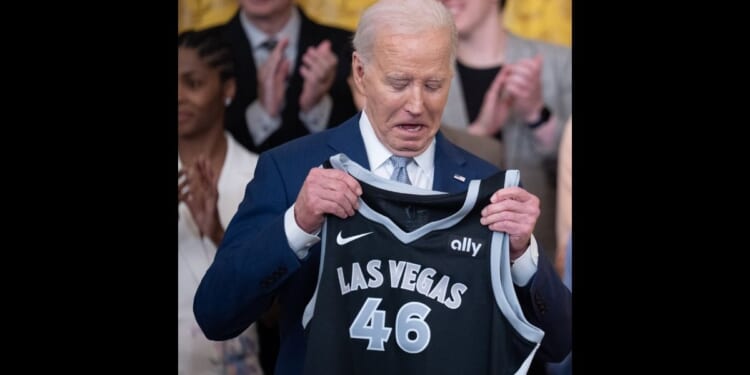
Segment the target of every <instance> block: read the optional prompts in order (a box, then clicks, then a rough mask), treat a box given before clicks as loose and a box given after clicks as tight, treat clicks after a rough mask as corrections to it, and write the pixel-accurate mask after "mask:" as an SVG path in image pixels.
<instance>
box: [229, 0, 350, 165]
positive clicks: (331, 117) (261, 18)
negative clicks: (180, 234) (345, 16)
mask: <svg viewBox="0 0 750 375" xmlns="http://www.w3.org/2000/svg"><path fill="white" fill-rule="evenodd" d="M239 5H240V9H239V10H238V11H237V14H235V16H234V17H233V18H232V19H231V20H230V21H229V22H228V23H227V24H225V25H221V26H217V27H219V28H222V29H223V32H224V35H225V37H226V39H227V40H228V41H229V43H230V44H231V46H232V53H233V56H234V66H235V70H236V77H237V94H236V95H235V97H234V100H233V101H232V102H231V103H230V104H228V105H229V108H227V116H226V127H227V129H228V130H229V131H230V132H231V133H232V135H233V136H234V137H235V139H237V141H239V142H240V143H241V144H242V145H244V146H245V147H246V148H248V149H249V150H250V151H253V152H257V153H260V152H261V151H265V150H268V149H270V148H273V147H275V146H278V145H280V144H282V143H284V142H286V141H289V140H292V139H294V138H298V137H301V136H303V135H307V134H310V133H316V132H319V131H322V130H324V129H326V128H328V125H329V124H333V125H336V124H340V123H341V122H343V121H345V120H346V119H348V118H349V117H351V116H352V115H354V114H355V113H356V108H355V106H354V102H353V99H352V95H351V90H350V88H349V85H348V84H347V82H346V79H347V77H348V76H349V74H350V71H351V70H350V69H351V53H352V48H351V36H352V33H351V32H349V31H346V30H342V29H337V28H333V27H328V26H323V25H320V24H317V23H315V22H313V21H312V20H310V19H309V18H308V17H307V16H306V15H305V13H304V12H303V11H302V9H301V8H299V7H297V6H295V5H294V2H293V0H276V1H257V0H240V1H239Z"/></svg>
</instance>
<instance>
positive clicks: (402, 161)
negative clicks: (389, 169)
mask: <svg viewBox="0 0 750 375" xmlns="http://www.w3.org/2000/svg"><path fill="white" fill-rule="evenodd" d="M390 160H391V163H392V164H393V173H392V174H391V180H393V181H398V182H401V183H404V184H409V185H411V180H409V174H408V173H406V165H407V164H409V163H410V162H411V161H412V160H413V159H412V158H405V157H403V156H396V155H393V156H391V158H390Z"/></svg>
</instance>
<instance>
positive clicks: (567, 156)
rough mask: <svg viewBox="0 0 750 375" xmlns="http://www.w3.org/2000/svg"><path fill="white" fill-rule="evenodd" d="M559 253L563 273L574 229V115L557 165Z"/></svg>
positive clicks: (559, 267)
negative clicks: (566, 250)
mask: <svg viewBox="0 0 750 375" xmlns="http://www.w3.org/2000/svg"><path fill="white" fill-rule="evenodd" d="M555 221H556V226H557V227H556V233H557V254H556V255H555V269H557V272H558V273H559V274H560V276H562V275H563V273H564V270H565V258H566V257H567V255H566V254H565V248H566V246H567V244H568V237H570V233H571V231H572V230H573V117H571V118H570V119H569V120H568V122H567V123H566V124H565V128H564V130H563V135H562V139H561V140H560V153H559V157H558V165H557V218H556V219H555Z"/></svg>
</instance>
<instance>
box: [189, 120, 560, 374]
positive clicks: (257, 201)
mask: <svg viewBox="0 0 750 375" xmlns="http://www.w3.org/2000/svg"><path fill="white" fill-rule="evenodd" d="M359 118H360V115H359V114H357V115H356V116H354V117H352V118H351V119H349V120H348V121H347V122H345V123H343V124H342V125H340V126H338V127H335V128H333V129H329V130H326V131H324V132H321V133H318V134H314V135H311V136H307V137H303V138H299V139H296V140H294V141H291V142H289V143H286V144H284V145H282V146H280V147H277V148H275V149H272V150H270V151H267V152H264V153H262V154H261V155H260V159H259V160H258V165H257V167H256V169H255V177H254V178H253V180H252V181H251V182H250V183H249V184H248V185H247V188H246V190H245V198H244V200H243V201H242V203H241V204H240V206H239V209H238V211H237V213H236V214H235V216H234V218H233V219H232V221H231V222H230V223H229V226H228V227H227V230H226V233H225V235H224V240H223V241H222V243H221V245H220V246H219V250H218V252H217V254H216V257H215V259H214V262H213V264H212V265H211V267H210V268H209V269H208V271H207V272H206V274H205V276H204V277H203V280H202V281H201V284H200V286H199V287H198V291H197V293H196V296H195V301H194V305H193V310H194V312H195V317H196V320H197V321H198V324H199V325H200V327H201V329H202V330H203V333H205V335H206V337H208V338H209V339H212V340H226V339H229V338H231V337H235V336H237V335H238V334H239V333H240V332H242V331H243V330H244V329H245V328H247V326H248V325H250V324H251V323H253V322H254V321H256V320H257V319H258V318H259V317H260V316H261V314H262V313H263V312H264V311H265V310H266V309H267V308H268V307H269V306H270V303H271V301H272V297H273V296H275V295H278V297H279V302H280V305H281V317H280V332H281V347H280V350H279V357H278V361H277V364H276V374H279V375H290V374H295V375H297V374H301V373H302V364H303V362H304V355H305V340H304V335H303V329H302V313H303V310H304V308H305V305H306V304H307V302H308V301H309V300H310V297H311V296H312V294H313V291H314V290H315V284H316V280H317V272H318V266H319V263H320V243H318V244H316V245H315V246H313V247H311V248H310V253H309V254H308V256H307V257H306V258H305V259H304V260H300V259H299V258H297V255H296V254H295V253H294V252H293V251H292V249H291V248H289V244H288V242H287V239H286V235H285V233H284V212H285V211H286V210H287V209H288V208H289V207H290V206H291V205H292V204H293V203H294V202H295V201H296V199H297V194H298V193H299V191H300V189H301V187H302V183H303V182H304V180H305V177H307V174H308V173H309V171H310V169H311V168H315V167H317V166H319V165H321V164H322V163H323V161H325V160H326V159H327V158H328V157H330V156H331V155H334V154H337V153H340V152H343V153H345V154H346V155H347V156H348V157H349V158H350V159H352V160H354V161H355V162H357V163H359V164H360V165H362V166H363V167H365V168H367V169H369V168H370V166H369V163H368V160H367V154H366V152H365V145H364V141H363V140H362V134H361V133H360V131H359ZM496 171H497V168H496V167H494V166H492V165H491V164H489V163H487V162H485V161H483V160H481V159H479V158H478V157H476V156H473V155H471V154H469V153H468V152H466V151H464V150H462V149H460V148H458V147H456V146H454V145H453V144H451V143H450V142H448V141H447V140H446V139H445V138H444V137H443V135H442V134H441V133H438V134H437V136H436V145H435V174H434V175H435V177H434V182H433V189H434V190H440V191H445V192H450V193H456V192H462V191H466V189H467V187H468V182H469V181H470V180H471V179H479V178H484V177H488V176H490V175H492V174H493V173H495V172H496ZM455 174H459V175H462V176H464V177H466V182H461V181H458V180H456V179H454V178H453V175H455ZM539 253H540V254H539V265H538V270H537V273H536V274H535V276H534V277H533V278H532V280H531V282H530V283H529V284H527V286H526V287H525V288H516V293H517V294H519V300H520V301H521V303H522V308H523V310H524V313H525V315H526V318H527V319H528V320H529V321H530V322H531V323H532V324H535V325H537V326H538V327H539V328H541V329H542V330H544V331H545V337H544V339H543V341H542V346H541V349H540V351H539V352H538V354H537V355H540V356H544V357H546V358H548V359H549V360H552V361H559V360H562V359H563V357H564V356H565V355H566V354H567V353H568V351H569V350H570V346H571V339H570V337H571V294H570V292H569V291H568V289H567V288H566V287H565V285H563V283H562V281H561V280H560V278H559V277H558V276H557V274H556V273H555V271H554V269H553V267H552V264H551V263H550V262H549V260H547V259H546V257H545V256H544V251H542V249H540V251H539Z"/></svg>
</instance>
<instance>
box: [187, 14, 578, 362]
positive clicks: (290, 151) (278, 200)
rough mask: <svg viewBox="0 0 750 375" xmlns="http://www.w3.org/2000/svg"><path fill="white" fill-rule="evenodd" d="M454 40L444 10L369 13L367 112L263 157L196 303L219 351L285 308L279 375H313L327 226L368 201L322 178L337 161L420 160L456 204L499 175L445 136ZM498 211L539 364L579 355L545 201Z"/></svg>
mask: <svg viewBox="0 0 750 375" xmlns="http://www.w3.org/2000/svg"><path fill="white" fill-rule="evenodd" d="M455 33H456V31H455V26H454V24H453V20H452V19H451V17H450V15H449V13H448V12H447V10H446V9H445V8H444V6H443V5H442V4H440V3H439V2H437V1H434V0H406V1H404V0H399V1H395V0H380V1H378V2H376V3H375V4H374V5H373V6H372V7H370V8H368V10H367V11H365V13H363V15H362V17H361V18H360V23H359V26H358V30H357V33H356V35H355V37H354V47H355V50H356V52H355V53H354V55H353V58H352V71H353V74H354V83H355V85H356V87H357V89H358V90H359V91H360V92H361V93H362V94H363V95H364V97H365V106H364V109H363V111H362V112H361V113H359V114H358V115H356V116H354V117H352V118H350V119H349V120H348V121H346V122H344V123H343V124H341V125H340V126H338V127H336V128H333V129H330V130H327V131H324V132H322V133H319V134H314V135H311V136H307V137H302V138H300V139H296V140H294V141H291V142H288V143H286V144H284V145H283V146H280V147H278V148H275V149H273V150H270V151H268V152H265V153H263V154H261V156H260V159H259V161H258V165H257V167H256V169H255V177H254V179H253V180H252V181H251V182H250V183H249V184H248V186H247V188H246V191H245V198H244V200H243V202H242V203H241V204H240V207H239V209H238V212H237V214H236V215H235V216H234V218H233V219H232V221H231V222H230V224H229V226H228V228H227V230H226V234H225V236H224V240H223V242H222V244H221V246H220V247H219V250H218V252H217V254H216V257H215V259H214V262H213V264H212V265H211V267H210V268H209V269H208V271H207V272H206V274H205V276H204V278H203V280H202V281H201V284H200V286H199V288H198V291H197V293H196V297H195V301H194V306H193V307H194V312H195V316H196V319H197V321H198V324H199V325H200V327H201V329H202V330H203V332H204V333H205V334H206V336H207V337H208V338H209V339H212V340H224V339H228V338H231V337H234V336H236V335H237V334H239V333H240V332H242V330H243V329H245V328H246V327H247V326H248V325H250V324H251V323H252V322H254V321H256V320H257V319H258V318H259V317H260V316H261V314H263V312H264V311H266V309H267V308H268V307H269V305H270V304H271V302H272V301H273V299H274V297H278V301H279V305H280V306H281V321H280V325H281V348H280V352H279V360H278V362H277V366H276V373H277V374H281V375H287V374H294V375H297V374H301V373H302V366H303V362H304V356H305V353H306V346H305V338H304V332H303V328H302V314H303V310H304V308H305V305H306V304H307V303H308V301H309V300H310V298H311V296H312V294H313V291H314V290H315V285H316V281H317V273H318V267H319V263H320V243H319V241H320V238H319V232H320V229H321V226H322V224H323V221H324V218H325V215H336V216H338V217H340V218H346V217H349V216H352V215H354V214H355V210H356V209H357V208H358V200H357V198H358V196H359V195H360V194H362V188H361V186H360V185H359V183H358V182H357V180H355V179H354V178H353V177H352V176H350V175H348V174H346V173H345V172H343V171H342V170H338V169H324V168H319V166H320V165H321V164H322V163H323V162H324V161H325V160H326V159H327V158H328V157H330V156H331V155H334V154H338V153H345V154H346V155H347V156H348V157H349V158H350V159H352V160H353V161H355V162H356V163H358V164H360V165H362V166H363V167H365V168H368V169H369V170H370V171H372V172H373V173H374V174H376V175H379V176H382V177H385V178H389V176H391V174H393V173H394V172H397V170H396V167H395V163H394V164H391V162H390V158H391V157H392V156H400V157H406V158H410V159H409V163H408V164H407V166H406V173H407V175H408V179H409V181H410V182H411V183H412V184H413V185H415V186H417V187H420V188H425V189H433V190H439V191H444V192H451V193H455V192H461V191H465V190H466V189H467V186H468V182H469V181H470V180H472V179H481V178H485V177H488V176H490V175H492V174H494V173H496V172H497V168H496V167H495V166H493V165H491V164H489V163H487V162H485V161H483V160H481V159H479V158H478V157H476V156H473V155H472V154H470V153H468V152H466V151H464V150H462V149H460V148H458V147H456V146H455V145H453V144H452V143H450V142H449V141H448V140H446V139H445V138H444V137H443V135H442V134H441V133H440V132H439V129H440V123H441V115H442V111H443V109H444V108H445V104H446V100H447V97H448V90H449V88H450V81H451V77H452V75H453V74H454V72H453V68H452V67H453V66H454V59H455V48H456V47H455V43H456V34H455ZM491 201H492V203H491V204H489V205H487V207H485V209H484V211H483V217H482V219H481V224H482V225H486V226H487V227H488V228H489V229H490V230H493V231H498V232H505V233H507V234H508V235H509V236H508V237H509V239H510V241H509V242H510V259H511V261H512V262H513V266H512V267H511V273H512V278H513V283H514V284H515V285H514V286H515V290H516V294H517V296H518V299H519V302H520V305H521V307H522V309H523V312H524V315H525V317H526V319H527V320H528V321H529V322H530V323H532V324H534V325H535V326H537V327H539V328H541V329H542V330H543V331H544V332H545V335H544V339H543V340H542V342H541V346H540V348H539V350H538V351H537V356H539V357H541V358H545V359H546V360H549V361H559V360H561V359H562V358H563V357H565V355H566V354H567V353H568V352H569V351H570V348H571V339H570V338H571V299H572V297H571V294H570V292H569V291H568V290H567V289H566V288H565V286H564V285H563V284H562V282H561V280H560V278H559V277H558V276H557V274H556V273H555V271H554V268H553V267H552V264H551V262H550V261H549V260H548V259H547V258H546V257H545V255H544V251H542V250H541V249H540V248H539V247H538V246H537V243H536V240H535V239H534V237H533V236H532V232H533V230H534V226H535V224H536V220H537V218H538V217H539V200H538V199H537V198H536V197H535V196H534V195H532V194H530V193H528V192H527V191H525V190H524V189H522V188H519V187H510V188H502V189H499V190H498V191H497V192H496V193H495V194H494V196H493V198H492V200H491ZM478 323H481V322H478Z"/></svg>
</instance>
